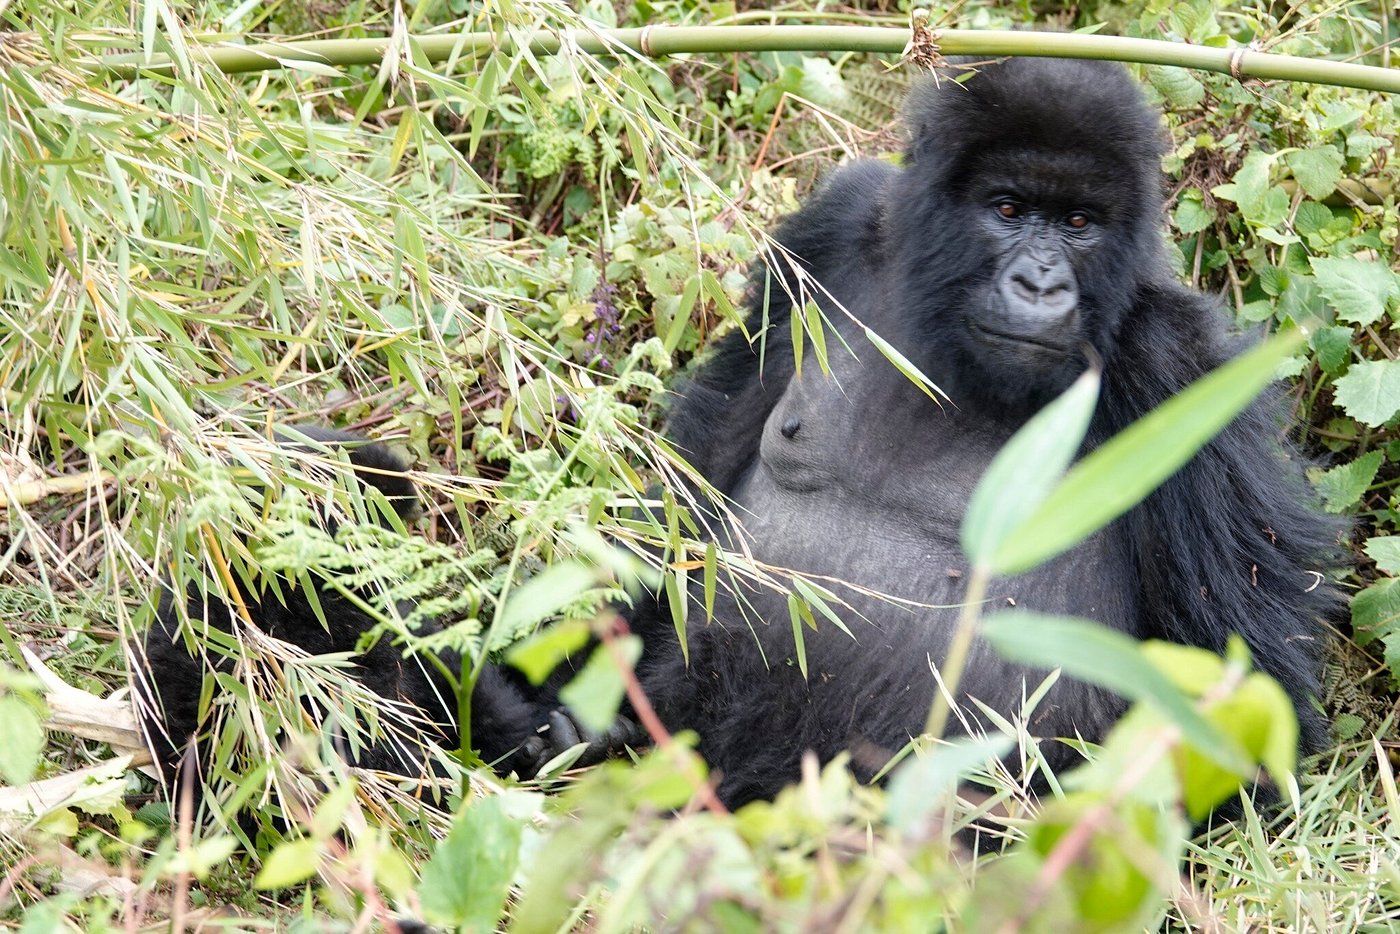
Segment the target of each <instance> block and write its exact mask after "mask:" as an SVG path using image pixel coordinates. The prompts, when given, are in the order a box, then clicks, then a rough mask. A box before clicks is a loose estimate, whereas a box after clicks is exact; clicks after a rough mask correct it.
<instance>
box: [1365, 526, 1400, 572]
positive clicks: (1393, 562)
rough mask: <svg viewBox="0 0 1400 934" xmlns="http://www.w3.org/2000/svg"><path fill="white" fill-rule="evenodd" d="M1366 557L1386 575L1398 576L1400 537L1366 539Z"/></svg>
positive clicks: (1385, 536) (1399, 570)
mask: <svg viewBox="0 0 1400 934" xmlns="http://www.w3.org/2000/svg"><path fill="white" fill-rule="evenodd" d="M1366 555H1367V557H1369V558H1370V559H1371V560H1372V561H1374V562H1376V567H1378V568H1380V569H1381V570H1382V571H1384V572H1385V573H1386V574H1392V575H1393V574H1400V535H1379V536H1377V537H1375V538H1370V539H1367V540H1366Z"/></svg>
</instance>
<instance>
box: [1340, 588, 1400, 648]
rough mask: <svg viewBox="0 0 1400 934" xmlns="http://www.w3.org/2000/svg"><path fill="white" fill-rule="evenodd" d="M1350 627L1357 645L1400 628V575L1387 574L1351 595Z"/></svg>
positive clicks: (1390, 633)
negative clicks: (1390, 575)
mask: <svg viewBox="0 0 1400 934" xmlns="http://www.w3.org/2000/svg"><path fill="white" fill-rule="evenodd" d="M1351 628H1352V631H1353V632H1355V633H1356V641H1357V643H1358V644H1360V645H1369V644H1370V643H1372V642H1375V641H1376V640H1377V639H1386V640H1389V639H1390V637H1391V636H1393V635H1395V634H1396V632H1397V630H1400V578H1395V577H1387V578H1385V579H1384V580H1379V581H1376V582H1375V583H1374V584H1372V585H1371V586H1370V587H1367V588H1366V589H1365V590H1363V591H1361V592H1360V593H1359V594H1357V595H1356V596H1354V597H1352V598H1351Z"/></svg>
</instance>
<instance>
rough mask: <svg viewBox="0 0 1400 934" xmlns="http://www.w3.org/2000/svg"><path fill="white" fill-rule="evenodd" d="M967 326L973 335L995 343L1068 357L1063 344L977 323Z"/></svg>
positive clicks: (1068, 349) (969, 323)
mask: <svg viewBox="0 0 1400 934" xmlns="http://www.w3.org/2000/svg"><path fill="white" fill-rule="evenodd" d="M968 326H969V327H970V328H971V329H972V331H973V333H975V334H977V335H978V336H980V337H982V338H985V339H989V340H991V341H993V342H996V343H1007V344H1017V345H1019V346H1021V347H1023V348H1026V349H1028V350H1033V351H1036V352H1038V353H1051V354H1056V355H1058V356H1062V357H1063V356H1066V355H1068V354H1069V352H1070V348H1069V347H1068V346H1066V345H1065V344H1058V343H1056V342H1054V341H1052V340H1049V339H1047V338H1044V337H1038V336H1033V335H1029V334H1010V333H1007V332H1005V331H998V330H996V329H994V328H989V327H987V326H986V325H985V324H981V323H979V322H977V321H970V322H968Z"/></svg>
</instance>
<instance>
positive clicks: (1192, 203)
mask: <svg viewBox="0 0 1400 934" xmlns="http://www.w3.org/2000/svg"><path fill="white" fill-rule="evenodd" d="M1172 222H1173V223H1174V224H1176V228H1177V229H1178V230H1180V231H1181V232H1182V233H1183V234H1187V235H1189V234H1194V233H1200V232H1201V231H1202V230H1205V229H1206V228H1208V227H1209V226H1210V225H1211V224H1213V223H1215V215H1213V214H1211V213H1210V212H1209V211H1207V210H1206V208H1205V205H1203V204H1202V203H1201V199H1200V198H1182V199H1181V200H1180V201H1178V202H1177V205H1176V210H1175V211H1174V212H1173V213H1172Z"/></svg>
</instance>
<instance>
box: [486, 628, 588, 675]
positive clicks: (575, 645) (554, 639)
mask: <svg viewBox="0 0 1400 934" xmlns="http://www.w3.org/2000/svg"><path fill="white" fill-rule="evenodd" d="M588 636H589V629H588V624H587V623H585V622H584V621H583V620H578V619H566V620H561V621H560V622H558V623H555V624H554V625H553V626H549V627H548V628H546V629H541V630H540V631H539V632H537V633H535V634H534V635H533V636H530V638H528V639H526V640H525V641H524V642H519V643H516V644H515V645H513V646H511V648H510V650H509V651H507V652H506V661H507V662H508V663H509V664H510V665H511V666H512V667H514V668H516V669H517V670H518V671H520V672H521V673H522V674H524V675H525V677H526V678H527V679H529V681H530V683H531V684H543V683H544V680H545V679H546V678H548V677H549V675H550V672H552V671H554V669H555V668H558V667H559V664H560V663H561V662H562V661H564V659H566V658H568V657H569V656H570V655H573V654H574V653H575V652H577V651H578V650H579V649H581V648H583V647H584V646H585V645H587V644H588Z"/></svg>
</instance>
